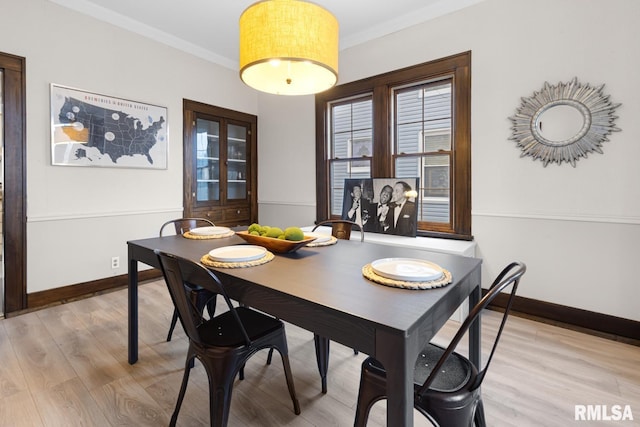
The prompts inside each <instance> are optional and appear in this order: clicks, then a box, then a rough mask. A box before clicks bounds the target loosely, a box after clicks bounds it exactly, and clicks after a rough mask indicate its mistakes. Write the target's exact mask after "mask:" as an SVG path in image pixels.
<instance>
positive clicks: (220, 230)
mask: <svg viewBox="0 0 640 427" xmlns="http://www.w3.org/2000/svg"><path fill="white" fill-rule="evenodd" d="M229 231H231V230H230V229H229V228H227V227H198V228H192V229H191V230H189V232H190V233H191V234H193V235H194V236H215V235H217V234H227V233H228V232H229Z"/></svg>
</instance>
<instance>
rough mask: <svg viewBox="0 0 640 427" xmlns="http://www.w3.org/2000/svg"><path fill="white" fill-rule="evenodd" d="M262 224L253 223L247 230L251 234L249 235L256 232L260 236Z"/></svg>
mask: <svg viewBox="0 0 640 427" xmlns="http://www.w3.org/2000/svg"><path fill="white" fill-rule="evenodd" d="M260 228H261V226H260V224H258V223H255V222H254V223H253V224H251V225H250V226H249V228H248V229H247V231H248V232H249V234H253V233H254V232H256V233H257V234H258V235H259V234H260Z"/></svg>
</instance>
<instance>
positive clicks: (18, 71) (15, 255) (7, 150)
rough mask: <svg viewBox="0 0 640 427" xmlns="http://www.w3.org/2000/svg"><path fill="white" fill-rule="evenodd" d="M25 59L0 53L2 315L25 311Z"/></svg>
mask: <svg viewBox="0 0 640 427" xmlns="http://www.w3.org/2000/svg"><path fill="white" fill-rule="evenodd" d="M25 62H26V60H25V58H23V57H20V56H15V55H10V54H6V53H2V52H0V68H1V69H2V71H3V76H4V78H3V83H4V85H3V88H2V93H3V100H4V108H3V111H4V159H3V162H2V163H3V165H4V182H3V190H4V197H3V200H2V203H3V212H2V215H3V221H2V222H3V228H4V230H3V232H4V247H3V257H4V293H5V297H4V315H5V317H7V316H9V315H11V314H12V313H15V312H18V311H20V310H23V309H25V308H27V280H26V277H27V243H26V235H27V209H26V206H27V202H26V200H27V194H26V186H27V179H26V171H27V167H26V99H25V97H26V81H25Z"/></svg>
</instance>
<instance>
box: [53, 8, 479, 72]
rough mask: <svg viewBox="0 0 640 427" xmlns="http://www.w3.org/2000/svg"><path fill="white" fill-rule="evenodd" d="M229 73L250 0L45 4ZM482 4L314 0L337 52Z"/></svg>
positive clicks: (234, 59)
mask: <svg viewBox="0 0 640 427" xmlns="http://www.w3.org/2000/svg"><path fill="white" fill-rule="evenodd" d="M50 1H51V2H53V3H57V4H59V5H62V6H65V7H67V8H70V9H73V10H75V11H78V12H80V13H83V14H85V15H90V16H93V17H94V18H96V19H99V20H102V21H105V22H108V23H110V24H113V25H116V26H119V27H122V28H125V29H127V30H129V31H133V32H136V33H138V34H141V35H143V36H145V37H149V38H151V39H154V40H156V41H159V42H161V43H164V44H167V45H169V46H172V47H175V48H177V49H180V50H183V51H185V52H188V53H191V54H193V55H196V56H199V57H201V58H204V59H207V60H209V61H211V62H215V63H217V64H220V65H222V66H225V67H227V68H231V69H237V67H238V19H239V18H240V15H241V14H242V12H243V11H244V10H245V9H246V8H247V7H248V6H250V5H251V4H253V3H255V0H179V1H174V0H134V1H131V0H50ZM480 1H483V0H386V1H383V0H378V1H375V2H373V1H371V0H316V1H314V3H316V4H318V5H320V6H322V7H324V8H325V9H327V10H329V11H330V12H331V13H333V14H334V15H335V16H336V18H337V19H338V22H339V24H340V50H344V49H347V48H349V47H352V46H355V45H358V44H360V43H364V42H366V41H368V40H372V39H375V38H378V37H381V36H384V35H387V34H390V33H393V32H395V31H398V30H401V29H404V28H407V27H410V26H412V25H416V24H419V23H421V22H425V21H428V20H430V19H433V18H436V17H438V16H442V15H444V14H447V13H451V12H454V11H456V10H459V9H462V8H465V7H468V6H471V5H473V4H476V3H479V2H480Z"/></svg>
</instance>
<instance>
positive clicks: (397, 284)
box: [362, 264, 451, 289]
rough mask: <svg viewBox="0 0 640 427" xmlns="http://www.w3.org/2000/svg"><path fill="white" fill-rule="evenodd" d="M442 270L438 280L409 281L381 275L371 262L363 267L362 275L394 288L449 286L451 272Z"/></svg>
mask: <svg viewBox="0 0 640 427" xmlns="http://www.w3.org/2000/svg"><path fill="white" fill-rule="evenodd" d="M442 271H443V273H444V274H443V275H442V277H441V278H440V279H438V280H431V281H429V282H407V281H403V280H394V279H387V278H386V277H383V276H380V275H379V274H377V273H376V272H375V271H373V268H372V267H371V264H367V265H365V266H364V267H362V275H363V276H364V277H366V278H367V279H369V280H371V281H372V282H376V283H379V284H381V285H385V286H391V287H393V288H403V289H434V288H441V287H443V286H447V285H448V284H449V283H451V273H450V272H449V271H448V270H445V269H442Z"/></svg>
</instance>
